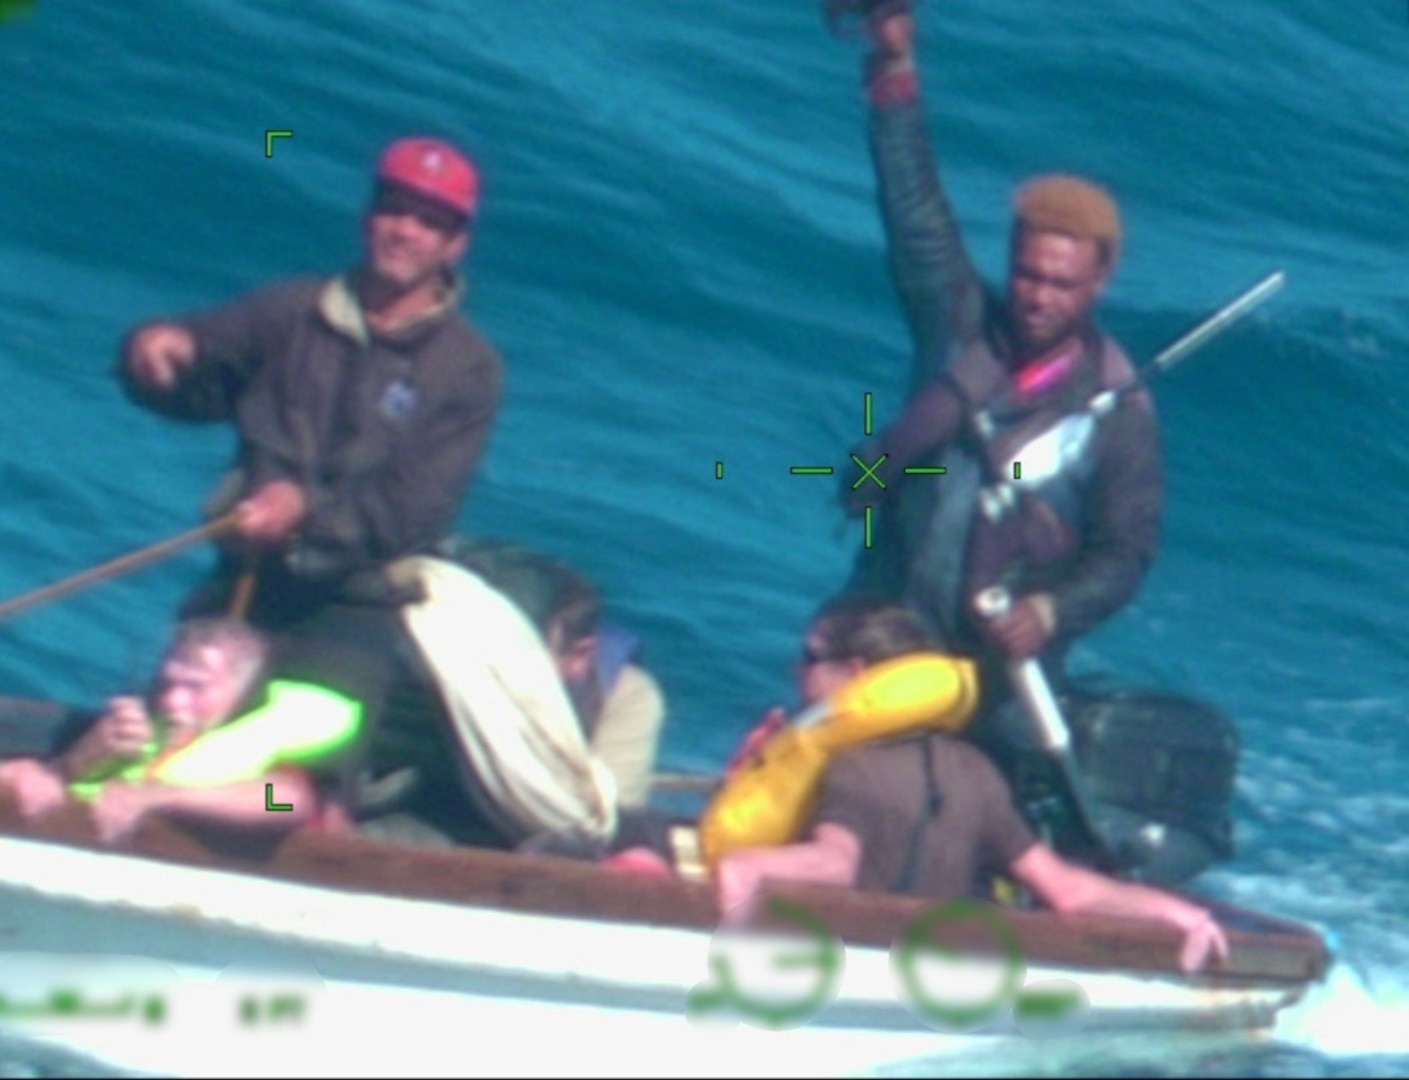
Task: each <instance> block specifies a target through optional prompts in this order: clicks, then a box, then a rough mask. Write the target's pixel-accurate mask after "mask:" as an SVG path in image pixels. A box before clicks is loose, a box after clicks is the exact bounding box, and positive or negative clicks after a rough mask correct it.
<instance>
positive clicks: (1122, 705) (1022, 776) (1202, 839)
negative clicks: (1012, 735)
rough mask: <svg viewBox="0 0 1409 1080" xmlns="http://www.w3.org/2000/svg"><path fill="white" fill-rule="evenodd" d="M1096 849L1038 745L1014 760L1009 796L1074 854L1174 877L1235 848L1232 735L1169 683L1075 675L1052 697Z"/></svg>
mask: <svg viewBox="0 0 1409 1080" xmlns="http://www.w3.org/2000/svg"><path fill="white" fill-rule="evenodd" d="M1058 697H1059V701H1060V704H1061V708H1062V714H1063V716H1064V717H1065V719H1066V722H1067V725H1068V727H1069V729H1070V731H1071V740H1072V748H1073V750H1074V752H1075V755H1076V760H1077V763H1078V765H1079V767H1080V770H1081V773H1082V776H1083V777H1084V782H1085V785H1086V789H1087V793H1088V795H1089V796H1090V799H1091V802H1092V806H1091V816H1092V818H1093V819H1094V824H1095V826H1096V829H1097V830H1098V831H1099V832H1100V833H1101V837H1102V841H1103V847H1104V852H1103V851H1102V847H1101V846H1098V845H1096V844H1093V843H1092V841H1091V838H1090V837H1089V835H1087V834H1086V831H1085V830H1084V829H1083V828H1082V827H1081V826H1080V824H1079V819H1078V818H1077V816H1076V815H1075V814H1074V813H1073V811H1072V807H1071V803H1070V799H1069V797H1068V796H1067V794H1066V790H1065V785H1064V784H1063V782H1062V779H1061V776H1060V774H1059V773H1058V771H1057V770H1056V768H1055V767H1054V766H1053V764H1052V762H1051V760H1050V759H1049V758H1047V757H1046V756H1045V755H1043V754H1041V753H1040V752H1038V751H1036V750H1027V751H1024V752H1022V753H1020V754H1019V755H1018V756H1017V758H1016V760H1015V761H1013V763H1012V764H1013V767H1014V774H1013V776H1012V781H1013V788H1014V795H1015V798H1016V799H1017V802H1018V805H1019V806H1020V808H1021V809H1022V810H1023V813H1024V815H1025V816H1026V817H1027V819H1028V821H1029V823H1030V824H1032V826H1033V827H1034V829H1035V830H1036V831H1037V832H1038V833H1039V835H1041V836H1042V837H1043V838H1044V839H1045V840H1046V841H1047V842H1048V843H1049V844H1050V845H1051V846H1052V847H1054V848H1055V849H1056V850H1058V851H1060V852H1061V853H1062V854H1063V855H1065V856H1066V857H1068V858H1070V859H1072V860H1073V861H1076V862H1080V863H1083V864H1086V865H1090V866H1096V867H1099V868H1100V869H1103V870H1105V871H1107V872H1110V873H1114V874H1116V875H1118V876H1120V877H1125V878H1133V879H1137V880H1141V881H1148V882H1151V883H1153V884H1162V885H1175V884H1179V883H1181V882H1185V881H1188V880H1189V879H1190V878H1192V877H1194V876H1195V875H1196V874H1198V873H1200V872H1201V871H1203V870H1204V869H1206V868H1207V867H1208V866H1209V865H1211V864H1212V863H1214V862H1216V861H1219V860H1222V859H1227V858H1230V857H1231V856H1232V855H1233V850H1234V845H1233V822H1232V799H1233V786H1234V781H1235V778H1236V775H1237V766H1238V751H1239V741H1238V733H1237V730H1236V728H1235V727H1234V725H1233V722H1232V721H1231V720H1230V719H1229V718H1228V717H1227V716H1225V715H1224V714H1222V713H1221V712H1219V711H1218V710H1217V709H1215V708H1213V707H1212V706H1211V705H1208V704H1206V703H1204V702H1201V701H1197V700H1194V699H1192V698H1186V697H1181V696H1179V695H1176V694H1171V693H1168V692H1166V691H1160V690H1148V689H1130V688H1115V687H1111V686H1108V685H1103V684H1100V683H1093V682H1080V681H1078V682H1075V683H1073V684H1071V685H1069V686H1068V687H1067V688H1065V690H1064V692H1062V693H1061V694H1059V695H1058Z"/></svg>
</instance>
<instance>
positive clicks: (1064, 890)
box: [1010, 844, 1228, 971]
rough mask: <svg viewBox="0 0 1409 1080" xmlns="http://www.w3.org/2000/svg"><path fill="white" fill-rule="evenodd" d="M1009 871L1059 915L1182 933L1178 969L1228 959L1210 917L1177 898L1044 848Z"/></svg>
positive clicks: (1223, 939)
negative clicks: (1135, 922) (1141, 923)
mask: <svg viewBox="0 0 1409 1080" xmlns="http://www.w3.org/2000/svg"><path fill="white" fill-rule="evenodd" d="M1010 869H1011V870H1012V872H1013V875H1014V876H1015V877H1016V878H1018V880H1019V881H1021V882H1022V883H1023V884H1025V885H1027V886H1028V887H1029V888H1031V889H1032V890H1033V891H1034V892H1036V893H1037V894H1038V895H1039V896H1040V897H1042V899H1043V900H1045V901H1046V902H1047V903H1048V904H1050V905H1051V907H1052V908H1053V909H1054V910H1055V911H1057V912H1061V913H1072V914H1076V913H1081V914H1090V915H1114V916H1117V917H1119V918H1130V919H1151V920H1154V921H1157V922H1163V923H1168V924H1169V925H1171V926H1173V927H1175V928H1177V929H1179V930H1181V931H1183V933H1184V945H1183V948H1182V949H1181V950H1180V953H1179V965H1180V967H1182V968H1183V969H1184V970H1185V971H1196V970H1198V969H1199V968H1201V967H1203V966H1204V965H1205V964H1206V963H1207V962H1208V961H1209V959H1210V957H1211V956H1216V957H1218V958H1219V959H1225V958H1226V957H1227V956H1228V939H1227V938H1226V937H1225V936H1224V934H1223V928H1222V927H1220V926H1219V925H1218V922H1217V921H1216V920H1215V919H1214V917H1213V916H1212V915H1211V914H1210V913H1209V912H1208V911H1207V910H1206V909H1204V908H1201V907H1199V906H1198V905H1197V904H1191V903H1189V901H1187V900H1183V899H1180V898H1179V897H1177V896H1173V895H1171V894H1169V893H1165V892H1161V891H1160V890H1158V889H1152V888H1149V887H1148V886H1145V885H1136V884H1132V883H1130V882H1125V881H1116V880H1115V879H1114V878H1109V877H1106V876H1105V875H1104V874H1098V873H1095V872H1094V871H1091V870H1087V869H1085V868H1084V867H1080V866H1076V865H1074V864H1072V863H1069V862H1067V861H1066V860H1064V859H1062V858H1060V857H1059V856H1058V855H1056V854H1055V853H1054V852H1053V851H1052V850H1051V849H1050V848H1047V847H1045V846H1043V845H1042V844H1034V845H1033V846H1032V847H1030V848H1028V850H1027V851H1026V852H1024V853H1023V854H1022V855H1021V856H1020V857H1019V858H1018V859H1016V860H1015V861H1014V862H1013V864H1012V866H1011V867H1010Z"/></svg>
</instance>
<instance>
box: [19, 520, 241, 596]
mask: <svg viewBox="0 0 1409 1080" xmlns="http://www.w3.org/2000/svg"><path fill="white" fill-rule="evenodd" d="M238 520H239V519H238V515H237V514H235V513H233V512H232V513H229V514H226V515H225V516H224V517H222V518H217V519H216V520H214V521H211V522H207V523H206V524H205V525H202V526H200V527H199V528H196V529H190V530H188V531H187V532H183V533H181V534H180V535H178V536H173V537H171V538H170V539H169V540H163V541H161V542H160V543H156V544H152V545H151V546H150V547H144V548H141V549H139V550H137V551H133V552H129V553H128V554H126V555H121V556H119V557H118V558H116V559H112V560H110V561H109V562H105V563H103V564H102V565H101V566H95V567H93V568H92V569H91V570H85V571H83V572H82V573H81V574H74V575H73V577H68V578H64V579H63V580H62V581H56V582H55V583H54V584H52V585H45V586H44V587H42V588H39V589H35V590H33V591H32V592H27V593H25V594H23V595H22V596H16V597H14V598H12V599H10V600H6V601H5V602H4V603H0V619H8V618H9V617H10V616H11V615H16V614H18V613H19V612H21V611H24V610H26V609H28V608H31V607H34V606H35V605H36V604H42V603H45V602H46V601H49V600H57V599H59V598H60V597H63V596H68V595H69V594H70V593H75V592H78V591H79V590H80V589H86V588H87V587H88V586H90V585H96V584H98V583H99V582H101V581H107V580H108V579H110V578H115V577H119V576H121V575H122V574H130V573H132V571H134V570H140V569H141V568H142V567H144V566H148V565H150V564H151V563H154V562H159V561H160V560H162V559H165V558H167V557H169V556H171V555H175V554H176V553H177V552H178V551H181V550H182V549H183V548H188V547H190V546H191V545H192V544H198V543H200V542H201V541H202V540H213V539H215V538H216V537H218V536H223V535H224V534H226V533H228V532H232V531H233V530H234V529H235V526H236V525H237V524H238Z"/></svg>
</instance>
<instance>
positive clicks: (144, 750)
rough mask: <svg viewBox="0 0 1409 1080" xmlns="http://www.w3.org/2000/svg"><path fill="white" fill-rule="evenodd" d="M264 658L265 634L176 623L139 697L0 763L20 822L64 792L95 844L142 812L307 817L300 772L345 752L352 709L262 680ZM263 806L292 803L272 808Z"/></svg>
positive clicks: (253, 821)
mask: <svg viewBox="0 0 1409 1080" xmlns="http://www.w3.org/2000/svg"><path fill="white" fill-rule="evenodd" d="M268 660H269V645H268V643H267V641H266V639H265V638H264V637H263V636H262V635H261V634H259V633H258V632H257V631H255V630H253V629H251V628H250V627H248V626H247V625H245V624H244V623H242V622H240V621H238V620H235V619H226V618H199V619H192V620H189V621H187V622H184V623H182V624H181V625H180V626H179V628H178V630H177V633H176V636H175V639H174V641H173V642H172V644H171V645H170V647H169V648H168V650H167V652H166V655H165V656H164V658H163V660H162V662H161V667H160V670H159V672H158V676H157V680H156V685H155V687H154V688H153V691H152V693H151V695H150V699H149V701H143V700H142V699H141V698H138V697H115V698H113V699H111V700H110V701H109V702H108V704H107V708H106V710H105V711H104V712H103V713H102V715H101V716H99V717H98V719H97V720H96V721H95V722H94V723H93V725H92V726H91V727H90V728H89V729H88V730H87V731H86V732H84V734H82V735H81V736H79V738H78V739H76V740H75V741H74V742H73V744H72V745H71V746H70V747H69V748H68V749H66V750H65V751H63V752H62V753H60V754H59V755H57V756H56V757H53V758H50V759H48V760H44V761H41V760H38V759H36V758H21V759H17V760H13V761H9V762H6V763H5V764H4V765H0V788H3V789H7V790H8V791H9V792H10V793H11V795H12V796H13V798H14V800H15V802H16V804H17V806H18V808H19V810H20V812H21V813H22V814H23V815H24V816H25V817H27V818H35V817H39V816H42V815H44V814H46V813H49V812H51V811H52V810H54V809H56V808H58V807H59V806H61V805H63V804H64V803H65V802H66V801H67V800H68V799H70V798H76V799H79V800H82V801H84V802H87V803H88V804H89V806H90V809H91V813H92V816H93V821H94V825H95V827H96V829H97V832H98V835H99V838H100V839H101V840H102V841H103V842H105V843H114V842H117V841H120V840H123V839H125V838H126V837H128V836H130V835H132V833H133V832H135V831H136V829H137V828H138V827H139V826H140V825H141V823H142V821H143V820H144V819H145V818H146V817H147V816H148V815H150V814H169V815H172V816H176V817H189V818H192V819H197V820H202V821H208V822H216V823H223V824H229V825H237V826H242V827H244V826H247V827H250V828H259V829H261V830H287V829H290V828H292V827H295V826H298V825H301V824H304V823H305V822H308V821H310V820H313V819H314V818H315V815H316V814H317V812H318V810H319V799H318V793H317V791H316V789H315V786H314V783H313V781H312V779H311V778H310V777H309V776H308V774H307V773H305V772H304V771H303V768H301V767H314V768H316V767H319V766H325V765H327V764H329V763H330V762H332V761H334V760H335V759H336V758H337V757H338V755H339V753H340V751H343V750H345V749H347V748H348V747H350V746H351V745H352V744H353V742H354V740H355V739H356V737H357V735H358V733H359V730H360V727H361V721H362V708H361V705H360V704H359V703H358V702H357V701H355V700H353V699H351V698H348V697H345V696H343V695H341V694H338V693H334V692H332V691H330V690H327V689H325V688H323V687H321V686H316V685H313V684H311V683H304V682H296V681H292V680H281V679H277V678H276V679H272V680H269V681H267V682H266V681H265V678H264V676H265V672H266V666H267V664H268ZM268 784H273V785H274V788H273V791H274V793H275V794H276V799H274V800H271V799H269V797H268V796H269V794H270V792H269V790H268V789H267V788H266V785H268ZM271 803H277V804H278V805H280V806H290V807H292V809H290V810H280V811H277V812H271V811H270V809H269V805H270V804H271Z"/></svg>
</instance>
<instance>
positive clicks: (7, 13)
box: [0, 0, 34, 24]
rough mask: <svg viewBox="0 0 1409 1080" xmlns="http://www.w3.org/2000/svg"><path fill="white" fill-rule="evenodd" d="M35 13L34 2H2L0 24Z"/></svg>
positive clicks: (13, 0) (2, 0) (5, 0)
mask: <svg viewBox="0 0 1409 1080" xmlns="http://www.w3.org/2000/svg"><path fill="white" fill-rule="evenodd" d="M33 12H34V0H0V24H3V23H7V22H9V21H10V20H11V19H14V18H18V17H19V16H21V15H30V14H33Z"/></svg>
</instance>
